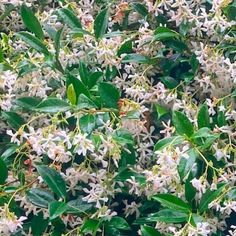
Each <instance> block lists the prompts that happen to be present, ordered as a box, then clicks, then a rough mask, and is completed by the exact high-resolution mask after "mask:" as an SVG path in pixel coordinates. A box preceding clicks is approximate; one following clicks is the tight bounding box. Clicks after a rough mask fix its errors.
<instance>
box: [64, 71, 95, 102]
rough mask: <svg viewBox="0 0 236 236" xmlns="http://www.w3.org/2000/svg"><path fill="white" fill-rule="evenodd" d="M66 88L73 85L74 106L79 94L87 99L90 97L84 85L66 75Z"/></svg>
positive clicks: (71, 76)
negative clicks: (74, 94)
mask: <svg viewBox="0 0 236 236" xmlns="http://www.w3.org/2000/svg"><path fill="white" fill-rule="evenodd" d="M66 84H67V87H68V86H70V84H73V87H74V90H75V93H76V99H77V100H76V104H78V98H79V96H80V95H81V94H84V95H85V96H87V97H88V98H89V97H90V93H89V90H88V89H87V88H86V87H85V85H84V84H83V83H82V82H81V81H80V80H79V79H77V78H76V77H75V76H73V75H71V74H68V75H67V81H66Z"/></svg>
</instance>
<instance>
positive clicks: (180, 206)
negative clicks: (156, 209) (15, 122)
mask: <svg viewBox="0 0 236 236" xmlns="http://www.w3.org/2000/svg"><path fill="white" fill-rule="evenodd" d="M152 199H154V200H156V201H158V202H160V203H161V205H163V206H165V207H168V208H169V209H172V210H177V211H181V212H187V213H188V212H190V211H191V208H190V206H189V205H188V204H187V203H186V202H184V201H183V200H182V199H180V198H178V197H176V196H174V195H172V194H167V193H166V194H157V195H154V196H153V197H152Z"/></svg>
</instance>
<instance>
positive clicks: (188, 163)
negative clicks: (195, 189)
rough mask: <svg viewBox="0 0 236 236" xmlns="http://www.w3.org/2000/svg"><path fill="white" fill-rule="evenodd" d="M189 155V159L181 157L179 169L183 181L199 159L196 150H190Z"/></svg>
mask: <svg viewBox="0 0 236 236" xmlns="http://www.w3.org/2000/svg"><path fill="white" fill-rule="evenodd" d="M187 154H188V157H181V159H180V162H179V165H178V167H177V169H178V173H179V177H180V179H181V180H183V179H184V178H185V177H186V176H187V175H188V174H189V172H190V171H191V169H192V167H193V165H194V163H195V161H196V159H197V157H198V154H197V153H196V152H195V150H194V149H190V150H189V151H188V152H187Z"/></svg>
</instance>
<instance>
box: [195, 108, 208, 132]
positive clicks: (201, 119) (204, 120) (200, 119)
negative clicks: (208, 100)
mask: <svg viewBox="0 0 236 236" xmlns="http://www.w3.org/2000/svg"><path fill="white" fill-rule="evenodd" d="M197 123H198V128H199V129H200V128H203V127H208V128H210V116H209V112H208V108H207V105H202V106H201V107H200V110H199V112H198V115H197Z"/></svg>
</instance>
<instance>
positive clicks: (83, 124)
mask: <svg viewBox="0 0 236 236" xmlns="http://www.w3.org/2000/svg"><path fill="white" fill-rule="evenodd" d="M95 125H96V122H95V117H94V115H92V114H87V115H84V116H82V117H81V118H80V119H79V127H80V129H81V131H82V132H83V133H87V134H90V133H91V132H92V131H93V130H94V128H95Z"/></svg>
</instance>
